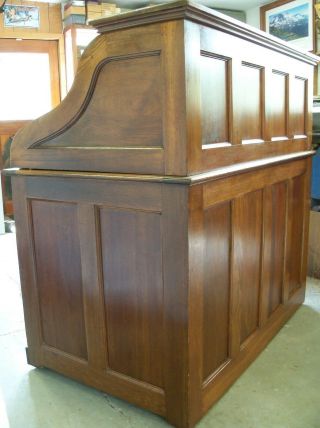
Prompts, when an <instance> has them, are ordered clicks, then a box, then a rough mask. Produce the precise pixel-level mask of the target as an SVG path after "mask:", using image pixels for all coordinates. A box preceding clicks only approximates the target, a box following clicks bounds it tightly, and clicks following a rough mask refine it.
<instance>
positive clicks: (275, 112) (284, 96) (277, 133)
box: [267, 70, 288, 139]
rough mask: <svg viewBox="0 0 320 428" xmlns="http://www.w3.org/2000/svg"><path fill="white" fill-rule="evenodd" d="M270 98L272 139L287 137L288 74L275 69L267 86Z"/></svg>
mask: <svg viewBox="0 0 320 428" xmlns="http://www.w3.org/2000/svg"><path fill="white" fill-rule="evenodd" d="M267 91H269V92H268V100H269V106H268V107H269V115H268V122H267V127H268V132H269V133H270V136H271V139H273V138H277V137H286V136H287V133H288V130H287V113H288V75H287V74H285V73H281V72H279V71H275V70H273V71H272V73H271V76H270V87H268V88H267Z"/></svg>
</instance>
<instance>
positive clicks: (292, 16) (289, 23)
mask: <svg viewBox="0 0 320 428" xmlns="http://www.w3.org/2000/svg"><path fill="white" fill-rule="evenodd" d="M260 20H261V23H260V24H261V29H262V30H264V31H266V32H267V33H269V34H272V35H273V36H275V37H278V38H280V39H281V40H284V41H286V42H289V43H290V44H292V45H295V46H296V47H298V48H300V49H303V50H306V51H314V45H315V42H314V39H315V15H314V0H278V1H275V2H273V3H269V4H267V5H265V6H262V7H261V8H260Z"/></svg>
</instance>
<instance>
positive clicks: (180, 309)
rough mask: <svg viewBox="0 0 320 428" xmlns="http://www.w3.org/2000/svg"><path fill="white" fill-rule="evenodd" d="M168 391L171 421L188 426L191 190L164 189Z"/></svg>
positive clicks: (165, 323)
mask: <svg viewBox="0 0 320 428" xmlns="http://www.w3.org/2000/svg"><path fill="white" fill-rule="evenodd" d="M162 204H163V205H162V206H163V214H162V245H163V280H164V297H163V302H164V303H163V306H164V307H163V310H164V332H165V333H164V334H165V343H164V356H163V358H164V363H163V366H164V390H165V399H166V411H167V419H168V421H169V423H171V424H172V425H175V426H181V427H184V426H188V412H187V411H186V409H188V408H189V406H188V372H189V367H188V364H189V362H188V357H189V356H188V299H189V295H188V209H187V208H188V188H187V187H186V186H181V185H180V186H179V185H174V184H172V185H166V184H164V185H163V186H162Z"/></svg>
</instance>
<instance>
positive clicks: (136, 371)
mask: <svg viewBox="0 0 320 428" xmlns="http://www.w3.org/2000/svg"><path fill="white" fill-rule="evenodd" d="M100 223H101V247H102V259H103V260H102V264H103V277H104V295H105V310H106V326H107V341H108V366H109V368H110V369H112V370H114V371H115V372H119V373H122V374H125V375H127V376H130V377H132V378H135V379H139V380H142V381H145V382H148V383H150V384H152V385H155V386H159V387H161V386H163V373H162V367H163V281H162V252H161V215H160V214H158V213H147V212H143V211H134V210H121V209H108V208H101V209H100Z"/></svg>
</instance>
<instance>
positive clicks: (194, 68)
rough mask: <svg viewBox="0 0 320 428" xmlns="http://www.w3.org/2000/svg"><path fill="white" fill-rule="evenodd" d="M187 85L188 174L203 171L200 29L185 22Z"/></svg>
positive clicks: (191, 23)
mask: <svg viewBox="0 0 320 428" xmlns="http://www.w3.org/2000/svg"><path fill="white" fill-rule="evenodd" d="M184 28H185V33H184V37H185V41H184V43H185V83H186V126H187V156H188V172H189V173H191V172H193V173H194V172H198V171H200V169H201V152H202V147H201V141H202V135H201V99H200V94H201V81H200V63H201V61H200V56H201V54H200V49H201V44H200V28H199V26H197V25H196V24H194V23H193V22H189V21H185V22H184Z"/></svg>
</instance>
